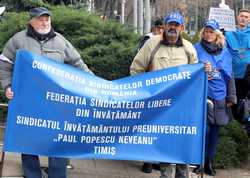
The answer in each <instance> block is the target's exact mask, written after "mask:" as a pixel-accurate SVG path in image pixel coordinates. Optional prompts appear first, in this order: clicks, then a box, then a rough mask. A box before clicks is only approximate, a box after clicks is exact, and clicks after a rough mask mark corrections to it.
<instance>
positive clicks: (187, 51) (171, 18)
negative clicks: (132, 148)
mask: <svg viewBox="0 0 250 178" xmlns="http://www.w3.org/2000/svg"><path fill="white" fill-rule="evenodd" d="M183 30H184V17H183V16H182V14H181V13H180V12H179V11H173V12H170V13H169V14H168V15H167V16H166V17H165V19H164V32H163V34H160V35H155V36H153V37H151V38H150V39H149V40H148V41H147V42H146V43H145V44H144V46H143V47H142V48H141V49H140V51H139V52H138V53H137V55H136V56H135V58H134V60H133V62H132V65H131V66H130V74H131V75H136V74H139V73H142V72H147V71H153V70H160V69H163V68H168V67H175V66H179V65H183V64H193V63H197V62H198V59H197V55H196V51H195V49H194V47H193V45H192V44H191V43H190V42H188V41H187V40H185V39H183V38H182V37H181V33H182V32H183ZM206 67H207V68H209V67H210V66H206V65H205V70H209V69H206ZM183 147H185V143H183ZM146 164H150V163H146ZM144 165H145V164H144ZM160 167H161V176H160V178H172V177H173V175H174V174H172V170H173V169H172V168H171V166H170V164H169V163H162V164H161V165H160ZM144 168H145V167H144ZM144 168H143V171H144V170H146V169H144ZM187 170H188V169H187V165H185V164H177V165H176V171H175V178H185V177H187V176H188V171H187ZM144 172H146V171H144ZM150 172H151V171H150V169H149V171H148V173H150Z"/></svg>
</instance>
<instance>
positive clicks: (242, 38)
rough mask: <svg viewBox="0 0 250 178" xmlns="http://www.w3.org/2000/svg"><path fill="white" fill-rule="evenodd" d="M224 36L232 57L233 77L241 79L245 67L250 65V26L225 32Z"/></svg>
mask: <svg viewBox="0 0 250 178" xmlns="http://www.w3.org/2000/svg"><path fill="white" fill-rule="evenodd" d="M225 36H226V40H227V45H228V49H229V52H230V53H231V55H232V56H233V71H234V76H235V78H236V79H242V78H243V77H244V76H245V72H246V68H247V65H248V64H250V26H248V27H247V28H245V29H238V28H237V29H236V31H232V32H226V34H225Z"/></svg>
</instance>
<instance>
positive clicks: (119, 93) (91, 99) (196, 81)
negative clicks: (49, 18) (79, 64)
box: [4, 51, 207, 164]
mask: <svg viewBox="0 0 250 178" xmlns="http://www.w3.org/2000/svg"><path fill="white" fill-rule="evenodd" d="M206 85H207V80H206V74H205V72H204V69H203V64H193V65H183V66H179V67H175V68H169V69H166V70H159V71H155V72H149V73H144V74H140V75H137V76H132V77H126V78H122V79H119V80H114V81H107V80H104V79H102V78H99V77H97V76H94V75H91V74H89V73H86V72H83V71H81V70H79V69H76V68H74V67H71V66H69V65H65V64H60V63H58V62H55V61H53V60H50V59H48V58H45V57H42V56H38V55H35V54H32V53H30V52H28V51H18V52H17V56H16V62H15V67H14V75H13V81H12V90H13V91H14V98H13V99H12V100H11V101H10V102H9V111H8V122H7V128H6V134H5V145H4V150H5V151H9V152H19V153H26V154H35V155H45V156H53V157H67V158H83V159H92V158H94V159H117V160H144V161H159V162H171V163H191V164H200V163H201V162H202V155H203V153H204V146H203V145H204V143H203V142H204V133H205V132H204V129H205V119H204V118H205V113H206V108H205V106H206V87H207V86H206Z"/></svg>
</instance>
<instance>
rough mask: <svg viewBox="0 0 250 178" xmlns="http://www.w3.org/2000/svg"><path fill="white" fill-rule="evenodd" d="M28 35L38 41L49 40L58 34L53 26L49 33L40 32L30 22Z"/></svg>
mask: <svg viewBox="0 0 250 178" xmlns="http://www.w3.org/2000/svg"><path fill="white" fill-rule="evenodd" d="M27 35H28V36H30V37H32V38H34V39H36V40H38V41H44V40H49V39H51V38H54V37H55V36H56V33H55V31H54V29H53V28H52V27H51V30H50V32H49V33H46V34H40V33H38V32H37V31H36V30H35V29H34V28H33V27H32V26H31V25H30V24H28V27H27Z"/></svg>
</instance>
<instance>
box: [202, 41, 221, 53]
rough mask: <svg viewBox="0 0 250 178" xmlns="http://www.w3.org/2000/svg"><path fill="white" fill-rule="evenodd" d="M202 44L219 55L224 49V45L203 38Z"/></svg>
mask: <svg viewBox="0 0 250 178" xmlns="http://www.w3.org/2000/svg"><path fill="white" fill-rule="evenodd" d="M201 46H202V47H203V48H204V49H205V50H206V51H207V52H208V53H209V54H211V55H218V54H220V53H221V51H222V49H223V48H222V46H220V45H218V44H215V43H210V42H207V41H206V40H204V39H202V40H201Z"/></svg>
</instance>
